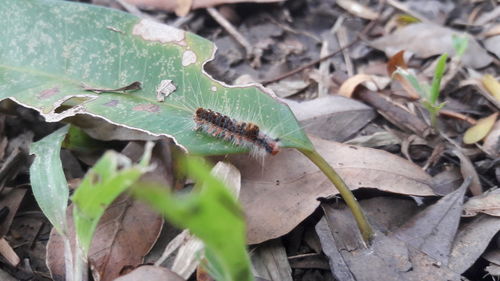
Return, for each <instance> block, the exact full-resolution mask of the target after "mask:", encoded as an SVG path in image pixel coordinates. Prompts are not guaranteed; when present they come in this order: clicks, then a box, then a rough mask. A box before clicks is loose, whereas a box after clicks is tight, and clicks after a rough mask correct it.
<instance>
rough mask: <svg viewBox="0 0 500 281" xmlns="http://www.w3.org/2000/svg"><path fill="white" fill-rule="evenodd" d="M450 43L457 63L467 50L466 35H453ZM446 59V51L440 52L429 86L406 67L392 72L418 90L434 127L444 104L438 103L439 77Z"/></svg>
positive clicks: (441, 74)
mask: <svg viewBox="0 0 500 281" xmlns="http://www.w3.org/2000/svg"><path fill="white" fill-rule="evenodd" d="M452 44H453V48H454V49H455V56H454V57H453V60H454V61H455V62H456V63H458V62H459V60H460V58H461V57H462V56H463V54H464V53H465V51H466V50H467V45H468V39H467V37H466V36H457V35H453V37H452ZM447 59H448V54H447V53H444V54H442V55H441V56H440V57H439V58H438V60H437V63H436V68H435V70H434V76H433V78H432V84H431V86H429V85H428V84H426V83H424V82H421V81H419V80H418V79H417V77H416V76H415V75H414V74H412V73H411V72H409V71H408V70H406V69H403V68H400V67H398V69H397V70H396V71H395V72H394V74H400V75H402V76H403V77H404V78H405V79H406V80H408V81H409V82H410V84H411V85H412V87H413V88H414V89H415V90H416V91H417V92H418V94H419V95H420V97H421V103H422V105H423V106H424V107H425V108H426V109H427V111H429V115H430V121H431V125H432V127H434V128H437V116H438V115H439V111H440V110H441V109H442V108H443V106H444V105H445V103H444V102H443V103H439V95H440V93H441V91H440V88H441V79H442V78H443V75H444V72H445V70H446V60H447Z"/></svg>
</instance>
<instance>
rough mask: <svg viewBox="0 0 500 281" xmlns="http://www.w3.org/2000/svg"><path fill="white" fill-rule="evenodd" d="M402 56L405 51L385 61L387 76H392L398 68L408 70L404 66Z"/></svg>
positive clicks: (406, 66)
mask: <svg viewBox="0 0 500 281" xmlns="http://www.w3.org/2000/svg"><path fill="white" fill-rule="evenodd" d="M404 55H405V51H404V50H401V51H399V52H397V53H396V54H395V55H393V56H392V57H390V58H389V60H388V61H387V74H388V75H389V76H392V74H393V73H394V71H396V70H397V69H398V67H400V68H402V69H408V65H406V62H405V59H404ZM398 76H400V75H398Z"/></svg>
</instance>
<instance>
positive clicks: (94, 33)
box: [0, 0, 313, 155]
mask: <svg viewBox="0 0 500 281" xmlns="http://www.w3.org/2000/svg"><path fill="white" fill-rule="evenodd" d="M82 23H85V24H82ZM0 26H2V28H1V29H0V37H1V38H2V40H0V100H2V99H11V100H13V101H15V102H17V103H18V104H21V105H23V106H26V107H29V108H32V109H34V110H37V111H38V112H40V113H41V115H42V116H44V117H45V118H46V120H47V121H51V122H52V121H59V120H62V119H71V121H72V122H74V124H77V123H78V124H77V125H80V126H81V127H83V125H85V124H81V123H82V121H81V120H83V117H88V116H92V117H98V118H99V120H104V121H107V122H109V123H112V124H115V125H117V126H120V127H123V128H130V129H135V130H136V131H140V132H143V133H144V134H145V135H150V136H156V137H161V136H167V137H172V138H174V140H175V141H176V142H177V144H179V145H180V146H182V147H183V148H185V149H186V150H187V151H188V152H191V153H195V154H200V155H213V154H226V153H236V152H246V151H248V150H249V149H248V148H244V147H241V146H235V145H233V144H231V143H229V142H226V141H223V140H221V139H217V138H214V137H212V136H209V135H208V134H206V133H203V132H196V131H194V130H193V129H194V126H195V123H194V121H193V114H194V112H195V110H196V109H197V108H198V107H203V108H207V109H211V110H214V111H216V112H220V113H222V114H225V115H228V116H229V117H231V118H234V119H236V120H238V121H244V122H253V123H255V124H257V125H258V126H259V127H260V129H261V131H263V132H265V133H266V134H268V135H269V136H270V137H272V138H279V139H280V146H281V147H295V148H301V149H305V150H312V149H313V148H312V145H311V142H310V141H309V139H308V138H307V136H306V135H305V133H304V132H303V130H302V129H301V128H300V126H299V124H298V122H297V120H296V119H295V117H294V115H293V114H292V112H291V111H290V109H289V108H288V106H286V105H285V104H283V103H281V102H279V101H277V100H276V97H275V96H274V95H272V94H269V93H267V92H266V90H265V89H264V88H262V87H258V86H245V87H243V86H228V85H225V84H223V83H221V82H218V81H215V80H213V79H212V78H211V77H210V76H209V75H207V74H206V73H205V72H204V71H203V65H204V64H205V63H206V62H207V61H209V60H210V59H212V57H213V55H214V52H215V47H214V45H213V44H212V43H211V42H209V41H207V40H205V39H203V38H201V37H199V36H197V35H194V34H191V33H189V32H185V31H182V30H178V29H175V28H172V27H169V26H166V25H163V24H160V23H157V22H154V21H151V20H147V19H139V18H137V17H135V16H133V15H130V14H126V13H123V12H119V11H115V10H110V9H105V8H101V7H97V6H91V5H84V4H79V3H74V2H66V1H53V0H4V1H2V5H0ZM134 82H138V83H140V85H141V87H140V88H139V87H134V88H133V89H130V87H127V86H130V85H132V84H134ZM134 85H138V84H137V83H136V84H134ZM124 87H125V89H126V90H123V89H124ZM91 89H97V90H98V91H97V90H96V91H92V90H91ZM117 89H118V90H120V91H118V92H117V91H116V90H117ZM96 92H98V93H96ZM78 121H80V122H78ZM92 136H93V137H99V135H92ZM127 136H128V135H125V136H122V137H123V138H127Z"/></svg>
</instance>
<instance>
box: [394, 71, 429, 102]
mask: <svg viewBox="0 0 500 281" xmlns="http://www.w3.org/2000/svg"><path fill="white" fill-rule="evenodd" d="M395 74H399V75H401V76H403V77H404V78H405V79H406V80H408V81H409V82H410V84H411V86H412V87H413V88H414V89H415V90H416V91H417V93H418V94H419V95H420V96H421V97H422V98H424V99H427V98H428V97H429V93H428V91H427V90H426V88H425V86H426V85H423V84H421V83H420V82H419V81H418V79H417V77H416V76H415V75H413V74H411V73H410V72H409V71H408V70H406V69H403V68H401V67H397V69H396V71H394V72H393V74H392V75H393V76H394V75H395Z"/></svg>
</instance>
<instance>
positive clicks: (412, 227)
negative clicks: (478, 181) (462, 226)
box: [394, 179, 471, 265]
mask: <svg viewBox="0 0 500 281" xmlns="http://www.w3.org/2000/svg"><path fill="white" fill-rule="evenodd" d="M470 182H471V180H470V179H467V180H465V181H464V183H463V184H462V186H461V187H460V188H459V189H457V190H455V191H454V192H452V193H450V194H448V195H446V196H445V197H443V198H441V199H439V201H438V202H437V203H436V204H434V205H431V206H429V207H428V208H426V209H425V210H423V211H422V212H420V213H418V214H417V215H416V216H414V217H413V218H411V219H410V220H408V221H407V222H406V224H405V225H404V226H402V227H401V228H399V229H398V230H397V231H396V232H395V233H394V235H395V236H396V237H397V238H398V239H399V240H401V241H404V242H406V244H408V245H411V246H413V247H414V248H415V249H418V250H420V251H422V252H424V253H426V254H427V255H429V256H430V257H432V258H434V259H435V260H436V261H438V262H440V263H441V264H444V265H447V264H448V258H449V254H450V252H451V247H452V244H453V238H454V237H455V234H456V232H457V229H458V224H459V222H460V215H461V213H462V205H463V200H464V194H465V191H466V190H467V187H468V186H469V184H470Z"/></svg>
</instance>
